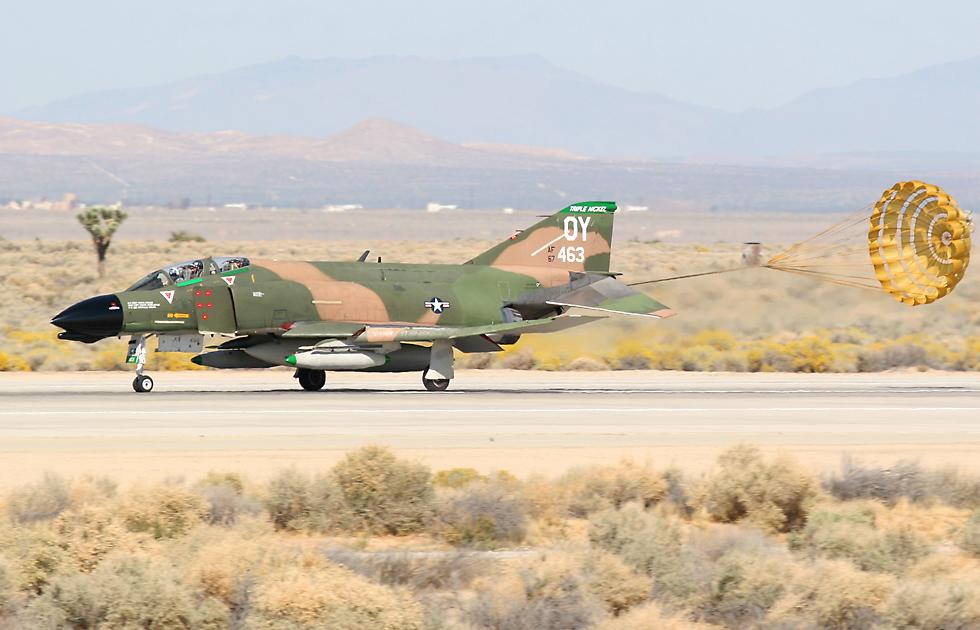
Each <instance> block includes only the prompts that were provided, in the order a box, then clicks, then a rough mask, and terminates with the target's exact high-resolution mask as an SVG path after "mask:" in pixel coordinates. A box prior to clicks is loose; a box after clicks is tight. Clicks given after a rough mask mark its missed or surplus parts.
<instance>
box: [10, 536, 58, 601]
mask: <svg viewBox="0 0 980 630" xmlns="http://www.w3.org/2000/svg"><path fill="white" fill-rule="evenodd" d="M2 551H3V553H4V555H5V556H6V557H7V558H8V560H9V561H10V562H11V563H13V565H14V571H12V572H11V573H10V574H9V575H11V576H14V577H15V578H16V584H17V590H18V591H22V592H24V593H32V594H37V593H40V592H41V591H42V590H43V589H44V587H45V586H46V585H47V584H48V582H49V581H50V580H51V578H52V576H54V575H55V574H57V573H59V572H64V571H69V570H70V569H71V568H72V564H73V563H72V558H71V557H70V556H69V555H68V553H67V552H66V551H65V550H64V548H63V547H62V546H61V544H60V541H59V540H58V537H57V536H56V535H55V534H54V532H52V531H51V530H50V529H48V528H44V527H31V528H17V529H14V530H12V531H9V532H6V534H5V536H4V540H3V547H2Z"/></svg>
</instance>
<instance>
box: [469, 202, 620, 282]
mask: <svg viewBox="0 0 980 630" xmlns="http://www.w3.org/2000/svg"><path fill="white" fill-rule="evenodd" d="M615 212H616V203H615V202H613V201H584V202H581V203H576V204H572V205H570V206H568V207H567V208H564V209H563V210H560V211H558V212H556V213H555V214H553V215H551V216H550V217H548V218H546V219H543V220H541V221H539V222H538V223H535V224H534V225H533V226H531V227H529V228H528V229H526V230H524V231H523V232H518V233H517V234H515V235H514V236H512V237H510V239H509V240H506V241H504V242H503V243H500V244H499V245H496V246H494V247H491V248H490V249H488V250H487V251H485V252H483V253H482V254H480V255H479V256H477V257H476V258H473V259H472V260H470V261H467V264H473V265H494V266H506V267H552V268H555V269H568V270H569V271H609V252H610V249H611V247H612V232H613V218H614V216H615Z"/></svg>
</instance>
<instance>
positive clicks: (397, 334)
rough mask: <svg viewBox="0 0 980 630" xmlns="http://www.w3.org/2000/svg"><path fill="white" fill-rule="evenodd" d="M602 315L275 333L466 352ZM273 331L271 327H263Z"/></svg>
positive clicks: (250, 340)
mask: <svg viewBox="0 0 980 630" xmlns="http://www.w3.org/2000/svg"><path fill="white" fill-rule="evenodd" d="M597 319H603V317H602V316H582V315H559V316H557V317H546V318H542V319H532V320H527V321H517V322H507V323H501V324H485V325H479V326H422V325H414V324H359V323H351V322H333V321H320V322H296V323H294V324H292V325H291V326H290V327H289V329H288V330H282V329H277V330H276V331H275V332H274V333H273V334H274V335H275V336H277V337H282V338H284V339H310V340H318V339H344V340H346V341H347V342H348V343H352V344H354V345H357V344H360V343H363V344H373V343H383V342H388V341H396V342H402V341H404V342H426V341H436V340H437V339H449V340H451V341H452V342H453V345H454V346H456V347H457V348H459V349H460V350H462V351H463V352H496V351H499V350H500V346H498V345H497V343H496V342H495V341H493V340H492V339H491V338H490V337H489V336H488V335H522V334H525V333H545V332H556V331H559V330H565V329H566V328H572V327H575V326H581V325H582V324H588V323H589V322H592V321H595V320H597ZM261 332H263V333H272V331H261ZM268 339H269V337H268V335H267V334H249V335H245V336H242V337H238V338H236V339H232V340H229V341H226V342H224V343H222V344H221V345H219V346H217V348H218V349H221V350H235V349H243V348H247V347H250V346H253V345H257V344H260V343H264V342H266V341H268Z"/></svg>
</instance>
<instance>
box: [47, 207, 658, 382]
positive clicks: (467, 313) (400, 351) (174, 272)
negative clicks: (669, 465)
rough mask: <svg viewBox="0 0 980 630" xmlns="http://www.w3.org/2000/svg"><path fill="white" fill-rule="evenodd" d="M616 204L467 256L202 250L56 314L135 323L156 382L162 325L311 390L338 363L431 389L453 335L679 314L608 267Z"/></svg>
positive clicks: (442, 374)
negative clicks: (314, 256)
mask: <svg viewBox="0 0 980 630" xmlns="http://www.w3.org/2000/svg"><path fill="white" fill-rule="evenodd" d="M615 211H616V204H615V203H612V202H584V203H577V204H574V205H571V206H568V207H567V208H565V209H563V210H561V211H560V212H557V213H555V214H553V215H551V216H550V217H548V218H546V219H544V220H542V221H540V222H538V223H537V224H535V225H534V226H533V227H531V228H529V229H527V230H524V231H521V232H518V233H516V234H514V235H513V236H511V237H510V238H509V239H508V240H506V241H504V242H502V243H500V244H499V245H496V246H495V247H492V248H491V249H489V250H487V251H486V252H484V253H482V254H480V255H479V256H477V257H476V258H473V259H472V260H470V261H467V262H465V263H463V264H455V265H447V264H440V265H419V264H400V263H381V262H380V259H378V262H377V263H374V262H367V252H365V253H364V255H363V256H361V258H360V259H359V260H358V261H356V262H294V261H283V260H276V259H272V260H257V259H249V258H246V257H244V256H236V257H212V258H202V259H200V260H194V261H189V262H186V263H180V264H176V265H171V266H168V267H164V268H163V269H159V270H157V271H154V272H152V273H150V274H148V275H146V276H145V277H143V278H142V279H140V280H139V281H138V282H136V283H135V284H133V285H132V286H131V287H129V288H128V289H126V290H125V291H121V292H118V293H114V294H111V295H100V296H97V297H93V298H89V299H87V300H84V301H82V302H79V303H78V304H75V305H73V306H71V307H69V308H67V309H66V310H64V311H63V312H61V313H59V314H58V315H57V316H55V318H54V319H53V320H51V323H52V324H54V325H55V326H58V327H60V328H63V329H64V332H62V333H60V334H59V335H58V336H59V338H61V339H67V340H72V341H81V342H84V343H92V342H95V341H98V340H100V339H104V338H107V337H117V336H121V335H123V334H130V335H132V337H131V339H130V342H129V353H128V356H127V361H128V362H129V363H135V364H136V379H135V380H134V381H133V388H134V389H135V390H136V391H137V392H148V391H150V390H151V389H152V388H153V379H151V378H150V377H149V376H148V375H146V374H144V373H143V368H144V363H145V361H146V340H147V337H149V336H152V335H156V336H157V338H158V340H159V343H158V348H157V351H158V352H197V353H199V354H197V355H196V356H195V357H194V358H192V359H191V360H192V361H193V362H194V363H197V364H198V365H206V366H210V367H214V368H264V367H274V366H291V367H294V368H296V369H295V373H294V376H295V377H296V378H297V379H298V380H299V383H300V385H301V386H302V387H303V388H304V389H306V390H311V391H313V390H318V389H320V388H322V387H323V385H324V383H325V381H326V376H325V373H326V372H327V371H335V370H360V371H365V372H410V371H418V372H422V382H423V384H424V385H425V387H426V389H428V390H429V391H443V390H445V389H446V388H447V387H448V386H449V381H450V380H451V379H452V378H453V376H454V374H453V355H454V349H455V350H459V351H460V352H499V351H500V350H501V349H502V348H501V346H504V345H508V344H513V343H515V342H517V340H518V339H519V338H520V336H521V335H523V334H528V333H547V332H556V331H560V330H566V329H568V328H571V327H573V326H578V325H581V324H585V323H588V322H591V321H595V320H596V319H602V318H604V317H606V316H607V314H612V313H620V314H627V315H641V316H649V317H655V318H663V317H669V316H670V315H672V314H673V312H672V311H671V310H669V309H668V308H666V307H665V306H664V305H663V304H661V303H659V302H657V301H656V300H654V299H652V298H650V297H649V296H647V295H645V294H643V293H640V292H638V291H635V290H634V289H631V288H630V287H628V286H626V285H625V284H623V283H622V282H620V281H619V280H618V279H617V275H618V274H616V273H612V272H610V271H609V254H610V246H611V244H612V232H613V219H614V217H615V214H614V213H615ZM573 308H574V309H584V310H585V311H586V312H589V313H590V314H588V315H577V314H572V313H569V310H570V309H573ZM205 339H208V340H209V342H210V343H209V344H208V345H207V347H205V343H204V340H205ZM202 350H206V351H204V352H202Z"/></svg>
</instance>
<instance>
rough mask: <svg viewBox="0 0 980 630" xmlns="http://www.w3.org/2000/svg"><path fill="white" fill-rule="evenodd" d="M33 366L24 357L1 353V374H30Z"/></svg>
mask: <svg viewBox="0 0 980 630" xmlns="http://www.w3.org/2000/svg"><path fill="white" fill-rule="evenodd" d="M30 371H31V364H30V363H28V362H27V361H25V360H24V359H23V358H22V357H19V356H17V355H14V354H7V353H6V352H0V372H30Z"/></svg>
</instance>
